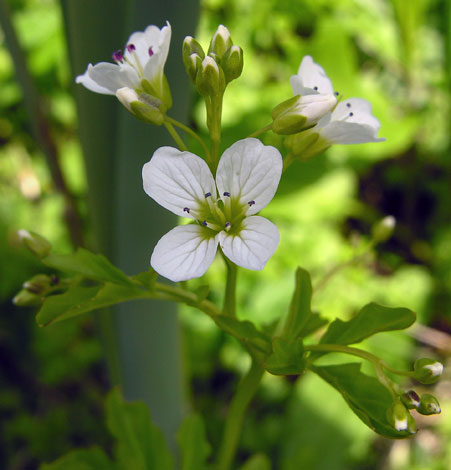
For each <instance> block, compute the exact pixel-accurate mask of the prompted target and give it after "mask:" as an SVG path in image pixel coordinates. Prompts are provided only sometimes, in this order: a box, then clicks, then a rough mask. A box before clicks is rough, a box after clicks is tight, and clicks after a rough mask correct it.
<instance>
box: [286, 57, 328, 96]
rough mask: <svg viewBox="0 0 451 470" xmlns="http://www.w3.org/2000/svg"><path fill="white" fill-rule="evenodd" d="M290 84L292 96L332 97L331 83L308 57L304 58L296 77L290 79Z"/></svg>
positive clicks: (322, 70) (321, 69)
mask: <svg viewBox="0 0 451 470" xmlns="http://www.w3.org/2000/svg"><path fill="white" fill-rule="evenodd" d="M290 83H291V88H293V94H294V95H301V96H304V95H316V94H331V95H334V89H333V87H332V82H331V81H330V79H329V77H328V76H327V75H326V72H325V71H324V69H323V68H322V67H321V66H320V65H318V64H317V63H316V62H314V61H313V59H312V57H311V56H309V55H306V56H304V58H303V59H302V61H301V65H300V66H299V69H298V73H297V75H293V76H292V77H291V78H290Z"/></svg>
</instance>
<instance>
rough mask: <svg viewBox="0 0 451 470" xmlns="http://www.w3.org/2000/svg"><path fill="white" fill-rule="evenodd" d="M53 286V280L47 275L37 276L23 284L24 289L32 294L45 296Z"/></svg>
mask: <svg viewBox="0 0 451 470" xmlns="http://www.w3.org/2000/svg"><path fill="white" fill-rule="evenodd" d="M52 284H53V282H52V278H51V277H50V276H47V275H46V274H36V276H33V277H32V278H31V279H29V280H28V281H26V282H24V283H23V286H22V287H23V288H24V289H25V290H27V291H28V292H31V293H32V294H45V293H46V292H47V291H48V290H49V288H50V286H51V285H52Z"/></svg>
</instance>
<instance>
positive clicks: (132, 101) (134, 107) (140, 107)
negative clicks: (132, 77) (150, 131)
mask: <svg viewBox="0 0 451 470" xmlns="http://www.w3.org/2000/svg"><path fill="white" fill-rule="evenodd" d="M116 96H117V99H118V100H119V101H120V102H121V103H122V104H123V105H124V106H125V107H126V108H127V109H128V110H129V111H130V112H131V113H132V114H133V115H134V116H136V117H137V118H138V119H140V120H141V121H144V122H147V123H149V124H155V125H157V126H161V125H162V124H163V121H164V114H163V113H162V112H161V111H160V109H159V107H160V106H161V101H160V100H159V99H157V98H155V97H153V96H151V95H148V94H147V93H140V94H139V95H138V93H136V91H135V90H133V89H132V88H128V87H124V88H119V90H117V91H116Z"/></svg>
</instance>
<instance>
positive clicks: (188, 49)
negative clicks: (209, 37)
mask: <svg viewBox="0 0 451 470" xmlns="http://www.w3.org/2000/svg"><path fill="white" fill-rule="evenodd" d="M191 54H197V55H198V56H199V57H200V58H201V60H202V59H203V58H204V57H205V52H204V49H203V48H202V46H201V45H200V44H199V42H197V41H196V40H195V39H194V38H193V37H191V36H186V38H185V39H184V40H183V46H182V56H183V62H185V60H186V59H187V58H188V57H189V56H190V55H191Z"/></svg>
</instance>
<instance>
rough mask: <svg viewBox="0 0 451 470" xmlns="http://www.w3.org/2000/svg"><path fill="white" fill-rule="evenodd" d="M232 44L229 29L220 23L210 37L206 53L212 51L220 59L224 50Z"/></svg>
mask: <svg viewBox="0 0 451 470" xmlns="http://www.w3.org/2000/svg"><path fill="white" fill-rule="evenodd" d="M232 46H233V41H232V38H231V37H230V33H229V30H228V29H227V28H226V27H225V26H223V25H222V24H220V25H219V26H218V29H217V30H216V32H215V34H214V35H213V37H212V38H211V42H210V47H209V48H208V54H210V53H211V52H214V53H215V54H216V55H217V56H218V57H219V59H222V57H223V55H224V54H225V52H226V50H227V49H229V48H230V47H232Z"/></svg>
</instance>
